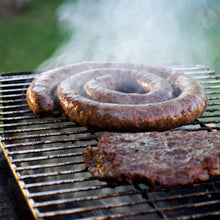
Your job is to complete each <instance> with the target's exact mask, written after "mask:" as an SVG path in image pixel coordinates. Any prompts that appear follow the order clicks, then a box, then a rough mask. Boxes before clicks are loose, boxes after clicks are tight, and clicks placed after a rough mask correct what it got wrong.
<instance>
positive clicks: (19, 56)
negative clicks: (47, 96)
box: [0, 0, 220, 74]
mask: <svg viewBox="0 0 220 220" xmlns="http://www.w3.org/2000/svg"><path fill="white" fill-rule="evenodd" d="M0 1H2V0H0ZM5 1H7V0H5ZM26 1H27V0H26ZM91 1H92V0H91ZM62 2H63V1H62V0H28V1H27V3H26V4H25V5H24V10H23V12H22V13H16V14H13V15H10V16H7V17H0V72H10V71H30V70H35V69H36V68H37V67H38V66H39V65H40V64H42V63H43V62H44V61H45V60H47V59H48V58H50V57H51V55H52V54H53V52H54V51H55V49H56V48H57V47H58V46H59V45H60V44H61V43H62V42H64V40H66V39H68V36H67V33H64V32H62V31H61V29H60V28H59V26H58V23H57V22H58V21H57V17H56V9H57V8H58V7H59V6H60V4H61V3H62ZM219 2H220V1H210V2H209V4H210V6H211V8H212V9H215V13H216V14H217V16H218V18H217V19H218V21H217V22H215V23H214V24H209V31H208V32H207V33H206V37H207V39H208V40H209V42H210V47H209V49H208V50H207V54H206V55H205V56H206V57H207V60H212V63H211V66H210V68H211V69H214V70H216V72H217V73H218V74H220V4H219ZM217 3H218V4H217ZM188 17H189V22H191V21H192V20H191V17H190V16H188ZM193 59H194V60H193V61H192V62H193V63H195V64H201V65H207V63H203V62H202V63H201V60H200V59H199V58H197V55H196V54H195V56H194V57H193ZM204 60H206V59H204ZM182 64H188V63H187V62H185V63H182Z"/></svg>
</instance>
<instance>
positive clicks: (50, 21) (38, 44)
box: [0, 0, 65, 72]
mask: <svg viewBox="0 0 220 220" xmlns="http://www.w3.org/2000/svg"><path fill="white" fill-rule="evenodd" d="M61 3H62V0H52V1H49V0H47V1H46V0H35V1H33V2H31V3H29V4H27V5H26V7H25V8H24V11H23V12H22V13H20V14H15V15H12V16H9V17H3V18H0V72H10V71H29V70H34V69H35V68H37V66H38V65H40V64H41V63H42V62H43V61H45V60H46V59H48V58H49V57H50V56H51V55H52V53H53V52H54V50H55V49H56V48H57V46H58V45H59V44H60V43H61V42H62V41H63V39H64V38H65V36H64V33H62V32H61V31H60V30H59V28H58V25H57V18H56V14H55V11H56V9H57V7H58V6H59V5H60V4H61Z"/></svg>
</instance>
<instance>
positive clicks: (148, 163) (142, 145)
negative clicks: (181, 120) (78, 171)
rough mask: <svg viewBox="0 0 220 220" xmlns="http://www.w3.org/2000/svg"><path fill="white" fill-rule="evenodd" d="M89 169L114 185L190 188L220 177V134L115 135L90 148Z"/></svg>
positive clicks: (109, 135) (200, 132)
mask: <svg viewBox="0 0 220 220" xmlns="http://www.w3.org/2000/svg"><path fill="white" fill-rule="evenodd" d="M84 160H85V164H86V167H88V169H89V171H90V172H91V173H92V175H93V176H94V177H95V178H98V179H100V180H105V181H107V182H110V183H129V184H134V183H146V184H151V185H158V184H159V185H161V186H165V187H172V186H180V185H190V184H192V183H195V182H198V181H206V180H208V179H209V178H210V177H213V176H217V175H220V133H219V132H209V133H208V132H206V131H199V132H198V131H197V132H187V131H166V132H151V133H115V134H114V133H111V134H108V135H103V136H101V137H100V138H99V142H98V145H97V147H90V146H88V148H87V153H86V154H85V155H84Z"/></svg>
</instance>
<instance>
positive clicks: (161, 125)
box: [27, 62, 207, 131]
mask: <svg viewBox="0 0 220 220" xmlns="http://www.w3.org/2000/svg"><path fill="white" fill-rule="evenodd" d="M121 69H123V70H121ZM126 71H127V72H128V73H130V74H131V75H132V74H135V73H134V72H135V71H136V72H137V75H138V74H140V75H141V74H143V75H141V77H142V78H141V77H140V78H139V79H141V81H142V82H144V80H145V79H144V78H145V76H144V74H145V73H146V72H150V74H153V75H155V77H161V78H162V79H164V80H165V81H168V82H169V83H170V85H172V86H171V87H172V89H173V90H174V91H175V92H174V91H171V92H170V94H171V96H173V94H174V93H175V94H174V95H175V96H174V97H168V98H167V99H165V100H162V101H159V102H158V103H155V100H154V98H153V97H151V98H152V101H150V102H143V103H139V102H138V104H134V103H131V104H129V103H127V101H126V102H125V103H120V100H118V101H117V102H118V103H117V102H116V103H108V95H106V96H105V99H107V100H101V101H102V102H100V101H97V100H94V99H91V96H90V95H91V94H90V95H89V94H87V93H86V91H85V90H84V87H86V86H85V85H86V84H87V83H88V82H89V81H90V80H93V79H94V80H97V79H98V78H99V77H105V75H106V74H110V75H111V76H113V78H114V79H115V81H117V80H118V77H119V78H120V76H123V74H124V72H126ZM117 72H119V74H118V75H119V76H117ZM121 72H123V74H121ZM120 74H121V75H120ZM150 74H149V75H150ZM51 77H52V80H54V81H53V82H51ZM97 77H98V78H97ZM108 77H109V76H107V78H108ZM64 79H66V80H64ZM98 80H99V79H98ZM146 80H147V83H148V85H153V83H152V82H151V81H150V80H149V79H146ZM113 81H114V80H113ZM113 81H112V82H113ZM100 83H101V84H99V85H98V86H97V88H96V87H95V86H94V85H95V84H94V81H93V82H92V83H91V82H90V85H89V86H88V84H87V87H90V89H91V86H92V87H93V88H94V91H92V96H94V94H95V95H96V93H97V94H98V95H99V94H100V91H101V92H102V90H103V91H104V93H105V92H106V91H107V92H110V93H109V96H110V97H113V99H115V97H116V99H117V95H116V96H115V91H112V92H111V86H112V85H108V83H107V84H106V83H103V81H102V80H101V81H100ZM57 84H58V89H57V94H58V100H59V105H60V107H61V109H62V111H63V112H64V114H65V115H66V116H67V117H68V118H69V119H70V120H73V121H76V122H78V123H80V124H82V125H84V126H86V127H89V128H92V129H96V130H109V131H152V130H156V131H163V130H167V129H172V128H175V127H179V126H182V125H185V124H189V123H191V122H193V121H194V120H195V119H196V118H198V117H199V116H201V115H202V114H203V112H204V111H205V108H206V104H207V98H206V94H205V91H204V89H203V88H202V87H201V85H200V84H199V83H197V82H196V81H195V80H194V79H192V78H191V77H188V76H186V75H185V74H183V73H181V72H178V71H173V70H170V69H166V68H162V67H157V66H151V65H141V64H131V63H114V62H103V63H102V62H101V63H96V62H88V63H80V64H73V65H69V66H66V67H61V68H58V69H55V70H51V71H48V72H45V73H42V74H41V75H40V76H39V77H38V78H37V79H35V80H34V81H33V83H32V84H31V85H30V87H29V89H28V92H27V99H28V103H29V106H30V108H31V109H32V110H33V111H34V112H35V113H36V114H40V115H47V114H51V113H52V112H53V109H54V106H55V104H54V100H53V94H52V93H53V92H52V91H53V90H54V89H55V88H56V86H57ZM158 85H159V84H157V83H155V85H154V86H155V88H156V89H157V88H158V87H159V86H158ZM171 87H169V86H168V87H167V88H166V89H165V90H169V88H171ZM100 88H101V90H100ZM87 89H88V88H87ZM144 89H145V90H148V89H146V88H144ZM172 89H171V90H172ZM90 92H91V91H90ZM153 92H154V90H152V93H153ZM116 93H117V91H116ZM148 93H149V94H148ZM148 93H146V94H136V95H137V97H138V96H142V95H143V97H144V96H145V95H146V96H147V94H148V95H150V93H151V92H148ZM162 93H163V92H162ZM162 93H161V96H162ZM106 94H107V93H106ZM158 94H160V93H158ZM121 95H122V96H123V95H125V96H127V94H121ZM95 99H97V98H95ZM109 99H110V98H109ZM45 100H46V101H45ZM125 100H126V98H125ZM45 103H46V104H45Z"/></svg>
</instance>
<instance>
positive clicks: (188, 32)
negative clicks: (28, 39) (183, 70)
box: [38, 0, 219, 70]
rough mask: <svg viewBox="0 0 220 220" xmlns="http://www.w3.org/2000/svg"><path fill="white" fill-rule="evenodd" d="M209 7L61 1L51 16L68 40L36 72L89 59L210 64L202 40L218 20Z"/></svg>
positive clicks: (187, 0) (141, 0) (166, 0)
mask: <svg viewBox="0 0 220 220" xmlns="http://www.w3.org/2000/svg"><path fill="white" fill-rule="evenodd" d="M210 2H212V3H210ZM215 4H216V1H205V0H194V1H191V0H182V1H176V0H157V1H152V0H135V1H131V0H130V1H129V0H93V1H90V0H78V1H70V0H69V1H64V2H63V3H62V4H61V5H60V7H59V8H58V9H57V17H58V22H59V25H60V27H61V28H62V30H63V31H65V32H66V33H67V34H68V36H69V38H68V40H67V41H66V42H63V43H62V44H61V45H60V46H59V47H58V48H57V49H56V51H55V52H54V54H53V56H52V57H51V58H50V59H49V60H47V61H45V62H44V63H43V64H42V65H41V66H40V67H39V68H38V69H44V70H45V69H50V68H54V67H57V66H61V65H65V64H70V63H76V62H80V61H92V60H93V61H129V62H139V63H153V64H204V65H212V63H213V60H212V59H213V58H210V57H209V56H207V53H208V51H212V53H213V51H215V50H214V49H213V48H214V45H213V42H211V41H210V39H209V37H208V33H209V30H210V28H211V27H213V26H215V25H216V24H217V23H218V22H219V16H218V14H217V12H216V11H215V10H214V6H213V5H215ZM214 53H215V52H214ZM213 55H215V54H213ZM217 55H218V54H217V52H216V56H217Z"/></svg>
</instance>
